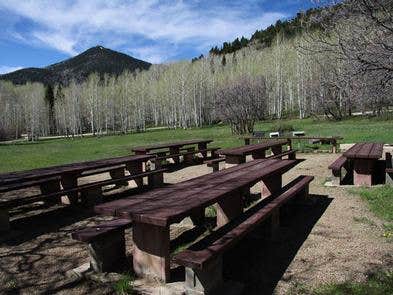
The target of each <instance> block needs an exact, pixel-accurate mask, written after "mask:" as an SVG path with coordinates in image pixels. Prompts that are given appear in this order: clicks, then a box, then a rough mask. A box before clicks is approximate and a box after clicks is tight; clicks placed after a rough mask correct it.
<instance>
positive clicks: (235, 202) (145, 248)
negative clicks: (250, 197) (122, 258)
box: [94, 159, 298, 281]
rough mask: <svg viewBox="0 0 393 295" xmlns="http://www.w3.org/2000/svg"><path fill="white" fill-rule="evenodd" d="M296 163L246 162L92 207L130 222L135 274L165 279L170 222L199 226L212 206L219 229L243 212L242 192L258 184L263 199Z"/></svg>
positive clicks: (278, 186) (290, 161)
mask: <svg viewBox="0 0 393 295" xmlns="http://www.w3.org/2000/svg"><path fill="white" fill-rule="evenodd" d="M297 163H298V161H296V160H278V159H268V160H266V159H260V160H255V161H250V162H247V163H244V164H242V165H237V166H234V167H231V168H229V169H225V170H221V171H218V172H215V173H211V174H207V175H203V176H200V177H197V178H194V179H191V180H188V181H185V182H181V183H177V184H174V185H171V186H169V187H162V188H157V189H154V190H151V191H149V192H146V193H142V194H139V195H136V196H133V197H129V198H124V199H121V200H116V201H112V202H108V203H105V204H100V205H97V206H95V207H94V208H95V212H96V213H98V214H103V215H111V216H115V217H119V218H127V219H130V220H132V222H133V231H132V232H133V241H134V244H135V247H134V253H133V267H134V271H135V272H136V273H137V274H139V275H153V276H156V277H158V278H160V279H162V280H163V281H168V280H169V277H170V272H169V271H170V253H169V251H170V250H169V241H170V235H169V226H170V224H173V223H177V222H180V221H181V220H182V219H184V218H185V217H188V216H189V217H191V219H192V221H193V222H194V224H196V225H198V224H201V223H203V219H204V211H205V208H206V207H208V206H210V205H213V204H216V211H217V225H218V226H223V225H225V224H227V223H228V222H230V221H231V220H233V219H235V218H236V217H238V216H239V215H241V214H242V213H243V192H245V191H247V190H249V188H250V187H251V186H253V185H254V184H256V183H258V182H260V181H262V183H261V192H262V193H261V195H262V196H263V197H269V196H271V195H272V194H274V193H275V192H277V191H279V190H280V189H281V188H282V174H284V173H285V172H287V171H288V170H290V169H291V168H292V167H294V166H295V165H296V164H297Z"/></svg>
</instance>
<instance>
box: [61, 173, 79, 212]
mask: <svg viewBox="0 0 393 295" xmlns="http://www.w3.org/2000/svg"><path fill="white" fill-rule="evenodd" d="M61 185H62V186H63V188H64V189H65V190H67V189H71V188H75V187H77V186H78V174H63V175H62V176H61ZM61 202H62V203H63V204H67V205H75V204H77V203H78V192H72V193H68V194H67V195H66V196H63V197H61Z"/></svg>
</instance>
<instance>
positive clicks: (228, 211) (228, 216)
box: [215, 193, 244, 227]
mask: <svg viewBox="0 0 393 295" xmlns="http://www.w3.org/2000/svg"><path fill="white" fill-rule="evenodd" d="M243 206H244V205H243V196H242V194H240V193H237V194H233V195H230V196H227V197H225V198H224V199H222V200H220V201H219V202H218V203H217V204H216V205H215V208H216V212H217V226H218V227H220V226H223V225H225V224H227V223H228V222H229V221H231V220H232V219H234V218H236V217H237V216H239V215H240V214H242V213H243Z"/></svg>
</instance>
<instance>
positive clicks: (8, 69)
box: [0, 66, 23, 75]
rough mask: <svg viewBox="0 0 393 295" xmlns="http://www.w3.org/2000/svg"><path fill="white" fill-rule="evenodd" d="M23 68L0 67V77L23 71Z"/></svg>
mask: <svg viewBox="0 0 393 295" xmlns="http://www.w3.org/2000/svg"><path fill="white" fill-rule="evenodd" d="M22 68H23V67H10V66H0V75H2V74H7V73H11V72H14V71H17V70H20V69H22Z"/></svg>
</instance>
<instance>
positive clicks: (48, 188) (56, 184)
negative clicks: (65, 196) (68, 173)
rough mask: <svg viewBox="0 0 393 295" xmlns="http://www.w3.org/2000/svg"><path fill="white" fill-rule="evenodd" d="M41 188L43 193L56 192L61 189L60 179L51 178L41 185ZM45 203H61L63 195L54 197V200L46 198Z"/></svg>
mask: <svg viewBox="0 0 393 295" xmlns="http://www.w3.org/2000/svg"><path fill="white" fill-rule="evenodd" d="M40 190H41V193H42V194H43V195H48V194H51V193H56V192H58V191H60V190H61V187H60V180H51V181H48V182H45V183H43V184H41V185H40ZM45 203H48V204H56V203H61V197H60V196H58V197H54V198H53V200H46V201H45Z"/></svg>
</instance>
